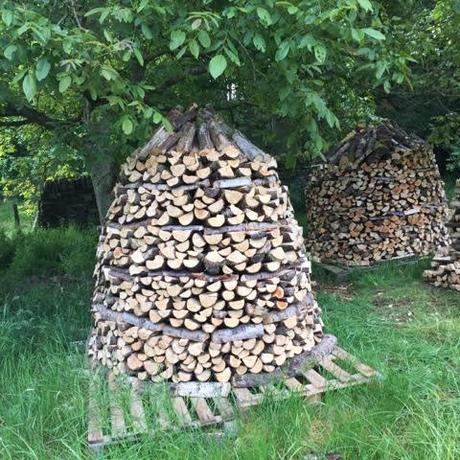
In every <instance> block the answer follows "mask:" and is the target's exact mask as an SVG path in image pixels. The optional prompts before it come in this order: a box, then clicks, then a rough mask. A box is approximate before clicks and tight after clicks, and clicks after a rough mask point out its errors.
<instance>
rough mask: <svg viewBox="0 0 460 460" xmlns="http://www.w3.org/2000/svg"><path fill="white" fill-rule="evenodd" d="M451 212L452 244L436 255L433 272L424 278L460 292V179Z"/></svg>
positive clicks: (426, 271) (428, 272)
mask: <svg viewBox="0 0 460 460" xmlns="http://www.w3.org/2000/svg"><path fill="white" fill-rule="evenodd" d="M451 210H452V217H451V219H450V221H449V222H448V223H447V226H448V228H449V231H450V237H451V244H450V246H448V247H446V248H444V249H442V250H441V251H439V252H438V253H437V254H436V255H435V257H434V258H433V260H432V261H431V270H425V272H424V274H423V276H424V277H425V279H426V280H427V281H429V282H430V283H432V284H434V285H435V286H442V287H447V288H452V289H455V290H457V291H460V179H457V183H456V186H455V196H454V199H453V200H452V202H451Z"/></svg>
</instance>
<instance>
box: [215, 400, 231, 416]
mask: <svg viewBox="0 0 460 460" xmlns="http://www.w3.org/2000/svg"><path fill="white" fill-rule="evenodd" d="M215 403H216V406H217V409H219V413H220V415H221V416H222V418H223V419H224V420H228V419H231V418H233V417H234V416H235V411H234V410H233V406H232V404H231V402H230V401H229V400H228V399H227V398H217V399H216V400H215Z"/></svg>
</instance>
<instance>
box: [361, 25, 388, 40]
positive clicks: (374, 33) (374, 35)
mask: <svg viewBox="0 0 460 460" xmlns="http://www.w3.org/2000/svg"><path fill="white" fill-rule="evenodd" d="M361 30H362V31H363V32H364V33H365V34H366V35H369V37H372V38H375V39H376V40H385V35H383V34H382V32H379V31H378V30H375V29H372V28H371V27H366V28H364V29H361Z"/></svg>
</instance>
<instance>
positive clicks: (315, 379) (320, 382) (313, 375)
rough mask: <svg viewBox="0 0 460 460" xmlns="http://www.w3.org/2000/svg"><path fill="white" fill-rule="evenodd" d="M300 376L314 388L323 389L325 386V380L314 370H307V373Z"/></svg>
mask: <svg viewBox="0 0 460 460" xmlns="http://www.w3.org/2000/svg"><path fill="white" fill-rule="evenodd" d="M302 374H303V375H304V377H306V378H307V380H308V381H309V382H310V383H311V384H312V385H313V386H314V387H316V388H319V389H324V388H325V387H326V385H327V380H326V379H325V378H324V377H323V376H322V375H320V374H318V372H316V371H315V370H314V369H308V371H305V372H303V373H302Z"/></svg>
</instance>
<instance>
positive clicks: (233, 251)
mask: <svg viewBox="0 0 460 460" xmlns="http://www.w3.org/2000/svg"><path fill="white" fill-rule="evenodd" d="M169 118H170V121H171V123H172V125H173V126H174V132H172V133H169V132H168V131H167V130H166V129H164V128H161V129H159V130H158V131H157V132H156V133H155V134H154V136H153V137H152V139H151V140H150V141H149V142H148V143H147V144H146V145H145V146H144V147H143V148H142V149H140V150H138V151H136V152H135V153H134V154H133V155H132V156H131V157H130V158H129V159H128V161H127V162H126V164H125V165H124V167H123V168H122V173H121V177H120V180H119V183H118V185H117V186H116V188H115V200H114V201H113V203H112V205H111V207H110V209H109V211H108V215H107V222H106V225H105V228H104V230H103V233H102V234H101V238H100V243H99V247H98V251H97V256H98V264H97V266H96V270H95V277H96V289H95V294H94V299H93V316H94V321H95V328H94V333H93V335H92V337H91V340H90V354H91V355H92V356H93V357H94V358H95V359H96V360H99V361H100V362H101V363H102V364H103V365H105V366H107V367H109V368H112V369H113V370H114V371H115V372H127V373H129V374H131V375H135V376H137V377H138V378H139V379H151V380H153V381H160V380H164V379H166V380H172V381H173V382H188V381H217V382H227V381H230V380H231V379H232V378H233V381H236V380H238V378H242V377H244V376H245V375H246V374H248V375H254V374H260V375H262V374H270V373H272V372H273V371H275V370H279V369H280V368H282V367H283V366H289V362H290V361H291V358H294V357H296V359H297V360H299V358H302V356H307V355H308V353H310V352H311V350H312V349H313V348H314V347H315V345H316V344H318V343H319V342H320V341H321V340H322V337H323V333H322V322H321V319H320V317H319V311H320V310H319V308H318V306H317V304H316V302H315V300H314V298H313V296H312V291H311V285H310V278H309V270H310V264H309V261H308V260H307V258H306V255H305V251H304V248H303V238H302V230H301V229H300V228H299V226H298V225H297V222H296V221H295V219H294V217H293V210H292V206H291V204H290V202H289V198H288V192H287V188H286V187H284V186H282V185H281V184H280V181H279V179H278V175H277V172H276V162H275V160H274V159H273V158H272V157H270V156H269V155H267V154H265V153H264V152H263V151H261V150H260V149H258V148H257V147H255V146H254V145H253V144H252V143H251V142H249V141H248V140H247V139H246V138H245V137H244V136H243V135H242V134H241V133H240V132H238V131H233V130H231V129H230V128H228V126H227V125H225V123H224V122H223V121H222V120H221V119H220V118H219V117H218V116H217V115H215V114H214V112H213V111H212V110H211V109H202V110H197V108H196V107H192V108H191V109H190V110H188V111H186V112H184V113H182V112H181V111H180V110H174V111H172V112H171V113H170V116H169Z"/></svg>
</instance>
